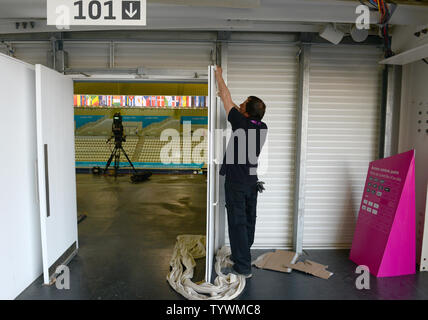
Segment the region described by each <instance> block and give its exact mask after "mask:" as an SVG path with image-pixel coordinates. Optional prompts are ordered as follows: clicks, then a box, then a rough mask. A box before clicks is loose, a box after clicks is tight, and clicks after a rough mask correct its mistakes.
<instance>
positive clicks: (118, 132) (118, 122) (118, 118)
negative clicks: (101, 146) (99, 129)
mask: <svg viewBox="0 0 428 320" xmlns="http://www.w3.org/2000/svg"><path fill="white" fill-rule="evenodd" d="M111 131H112V132H113V136H114V142H115V143H116V144H121V143H122V142H126V137H125V136H124V134H123V124H122V115H121V114H120V112H116V113H115V114H114V115H113V124H112V126H111Z"/></svg>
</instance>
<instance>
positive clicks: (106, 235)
mask: <svg viewBox="0 0 428 320" xmlns="http://www.w3.org/2000/svg"><path fill="white" fill-rule="evenodd" d="M77 196H78V199H77V200H78V210H79V212H83V213H86V214H87V218H86V219H85V220H84V221H83V222H81V223H80V224H79V247H80V248H79V253H78V255H77V256H76V257H75V258H74V259H73V260H72V261H71V263H70V265H69V267H70V271H71V280H70V285H71V289H70V290H58V289H56V287H55V286H51V287H47V286H43V285H42V279H41V277H40V278H39V279H37V280H36V281H35V282H34V283H33V284H32V285H31V286H30V287H29V288H27V289H26V290H25V291H24V292H23V293H22V294H21V295H20V296H19V297H18V299H170V300H177V299H178V300H180V299H183V298H182V296H180V295H179V294H177V293H176V292H175V291H174V290H172V289H171V288H170V287H169V285H168V283H167V282H166V275H167V273H168V271H169V260H170V258H171V255H172V250H173V247H174V244H175V238H176V236H177V235H179V234H205V200H206V177H205V176H203V175H153V176H152V177H151V179H150V181H147V182H144V183H141V184H136V185H135V184H131V183H130V182H129V177H128V176H124V177H119V178H118V179H117V180H115V179H114V178H113V177H102V176H92V175H88V174H78V175H77ZM266 251H267V250H253V252H252V255H253V258H255V257H257V256H259V255H260V254H262V253H263V252H266ZM305 254H306V257H305V258H309V259H311V260H314V261H316V262H319V263H322V264H326V265H329V270H330V271H332V272H334V275H333V276H332V277H331V278H330V279H328V280H323V279H319V278H316V277H313V276H310V275H306V274H303V273H300V272H298V271H293V272H292V273H291V274H284V273H279V272H274V271H268V270H260V269H256V268H253V278H251V279H249V280H248V281H247V285H246V288H245V290H244V292H243V293H242V294H241V296H240V297H239V299H245V300H253V299H255V300H265V299H274V300H276V299H291V300H294V299H321V300H333V299H346V300H348V299H349V300H355V299H361V300H377V299H428V273H417V274H416V275H410V276H403V277H396V278H383V279H376V278H375V277H371V278H370V290H358V289H357V288H356V286H355V280H356V278H357V277H358V276H359V275H358V274H356V273H355V268H356V265H355V264H354V263H353V262H351V261H350V260H349V259H348V256H349V250H309V251H307V252H305ZM203 272H204V265H203V261H202V263H199V264H198V267H197V276H196V277H200V278H203Z"/></svg>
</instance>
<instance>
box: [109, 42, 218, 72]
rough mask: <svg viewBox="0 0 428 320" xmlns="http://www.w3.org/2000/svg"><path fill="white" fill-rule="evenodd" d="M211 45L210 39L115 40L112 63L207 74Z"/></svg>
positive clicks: (120, 65)
mask: <svg viewBox="0 0 428 320" xmlns="http://www.w3.org/2000/svg"><path fill="white" fill-rule="evenodd" d="M213 49H214V45H213V44H210V43H207V44H203V43H201V44H199V43H117V44H115V66H116V67H118V68H134V67H139V66H142V67H145V68H153V69H176V70H184V71H192V72H198V73H202V74H207V68H208V65H209V64H211V52H212V51H213ZM214 52H215V51H214Z"/></svg>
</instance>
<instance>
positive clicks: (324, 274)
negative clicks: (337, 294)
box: [286, 260, 333, 279]
mask: <svg viewBox="0 0 428 320" xmlns="http://www.w3.org/2000/svg"><path fill="white" fill-rule="evenodd" d="M286 266H288V267H289V268H292V269H294V270H299V271H302V272H305V273H309V274H311V275H313V276H316V277H318V278H321V279H328V278H330V277H331V276H332V275H333V273H332V272H330V271H328V270H326V269H327V268H328V266H325V265H323V264H319V263H316V262H314V261H311V260H305V261H299V262H297V263H296V264H291V263H290V264H286Z"/></svg>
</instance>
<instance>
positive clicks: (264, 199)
mask: <svg viewBox="0 0 428 320" xmlns="http://www.w3.org/2000/svg"><path fill="white" fill-rule="evenodd" d="M297 52H298V48H297V47H295V46H286V45H266V44H263V45H260V44H251V45H247V44H245V45H243V44H229V49H228V58H227V59H228V61H227V83H228V87H229V89H230V91H231V93H232V97H233V101H234V102H235V103H237V104H240V103H241V102H242V101H244V100H245V99H246V98H247V97H248V96H250V95H255V96H258V97H259V98H261V99H262V100H263V101H264V102H265V103H266V107H267V109H266V115H265V117H264V119H263V121H265V122H266V123H267V125H268V128H269V130H268V142H267V143H266V145H265V147H264V150H263V151H262V155H263V156H267V155H268V159H267V163H266V164H267V167H266V169H267V170H266V172H265V174H262V175H260V174H259V179H260V180H262V181H265V182H266V185H265V186H266V191H265V192H264V193H262V194H259V198H258V206H257V225H256V236H255V242H254V246H253V248H272V247H276V248H286V247H291V246H292V234H293V193H294V186H293V185H294V162H295V140H296V137H295V132H296V131H295V126H296V104H297V77H298V61H297ZM267 153H268V154H267ZM261 159H262V156H261V158H260V161H262V160H261ZM228 239H229V237H228V235H227V227H226V241H227V243H228Z"/></svg>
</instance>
